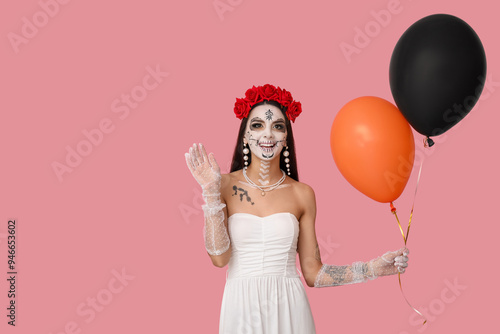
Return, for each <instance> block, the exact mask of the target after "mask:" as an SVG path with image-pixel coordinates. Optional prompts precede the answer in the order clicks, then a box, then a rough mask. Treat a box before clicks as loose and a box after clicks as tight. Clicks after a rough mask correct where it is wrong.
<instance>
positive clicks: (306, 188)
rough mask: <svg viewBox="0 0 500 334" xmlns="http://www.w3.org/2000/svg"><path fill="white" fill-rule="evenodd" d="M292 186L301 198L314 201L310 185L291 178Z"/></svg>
mask: <svg viewBox="0 0 500 334" xmlns="http://www.w3.org/2000/svg"><path fill="white" fill-rule="evenodd" d="M292 186H293V187H294V189H295V193H296V194H297V196H298V197H299V198H300V199H301V200H304V201H315V194H314V189H313V188H312V187H311V186H310V185H308V184H306V183H303V182H298V181H295V180H293V183H292Z"/></svg>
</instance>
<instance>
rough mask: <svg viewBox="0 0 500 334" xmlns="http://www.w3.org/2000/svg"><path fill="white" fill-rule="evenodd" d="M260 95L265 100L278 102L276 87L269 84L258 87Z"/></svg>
mask: <svg viewBox="0 0 500 334" xmlns="http://www.w3.org/2000/svg"><path fill="white" fill-rule="evenodd" d="M260 94H261V95H262V97H263V98H264V99H265V100H272V101H277V100H279V97H280V96H279V92H278V90H276V87H274V86H273V85H270V84H265V85H264V86H261V87H260Z"/></svg>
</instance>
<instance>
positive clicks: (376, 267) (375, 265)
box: [314, 248, 410, 288]
mask: <svg viewBox="0 0 500 334" xmlns="http://www.w3.org/2000/svg"><path fill="white" fill-rule="evenodd" d="M409 253H410V251H409V250H408V248H401V249H400V250H397V251H394V252H387V253H385V254H384V255H382V256H380V257H378V258H376V259H373V260H371V261H369V262H367V263H364V262H354V263H353V264H352V265H350V266H334V265H329V264H323V266H322V267H321V269H320V270H319V272H318V274H317V276H316V280H315V282H314V287H315V288H323V287H327V286H337V285H345V284H353V283H362V282H366V281H367V280H373V279H375V278H377V277H379V276H387V275H394V274H397V273H398V272H400V273H404V272H405V270H406V267H408V263H407V262H408V254H409Z"/></svg>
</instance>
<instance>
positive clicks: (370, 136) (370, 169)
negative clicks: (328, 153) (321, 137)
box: [330, 96, 415, 203]
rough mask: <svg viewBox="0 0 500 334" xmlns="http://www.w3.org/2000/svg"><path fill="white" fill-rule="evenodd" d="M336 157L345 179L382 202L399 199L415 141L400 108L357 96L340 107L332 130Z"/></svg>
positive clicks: (331, 134) (408, 175)
mask: <svg viewBox="0 0 500 334" xmlns="http://www.w3.org/2000/svg"><path fill="white" fill-rule="evenodd" d="M330 146H331V149H332V155H333V159H334V160H335V164H336V165H337V167H338V169H339V170H340V172H341V173H342V175H343V176H344V177H345V178H346V180H347V181H348V182H349V183H350V184H351V185H352V186H354V187H355V188H356V189H358V190H359V191H361V192H362V193H363V194H365V195H366V196H368V197H370V198H372V199H374V200H376V201H378V202H382V203H388V202H392V201H394V200H396V199H397V198H398V197H399V196H400V195H401V193H402V192H403V190H404V188H405V187H406V184H407V183H408V179H409V178H410V174H411V171H412V169H413V161H414V159H415V142H414V139H413V133H412V130H411V127H410V125H409V124H408V122H407V121H406V119H405V118H404V116H403V115H402V114H401V112H400V111H399V109H398V108H397V107H396V106H395V105H393V104H392V103H390V102H389V101H386V100H384V99H382V98H379V97H374V96H363V97H358V98H356V99H354V100H352V101H350V102H348V103H347V104H346V105H345V106H343V107H342V109H340V111H339V112H338V113H337V115H336V116H335V119H334V120H333V124H332V129H331V133H330Z"/></svg>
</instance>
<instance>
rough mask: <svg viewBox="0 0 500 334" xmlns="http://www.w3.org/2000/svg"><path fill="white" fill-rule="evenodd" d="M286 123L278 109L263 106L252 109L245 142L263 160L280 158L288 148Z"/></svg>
mask: <svg viewBox="0 0 500 334" xmlns="http://www.w3.org/2000/svg"><path fill="white" fill-rule="evenodd" d="M286 135H287V131H286V123H285V117H284V116H283V113H282V112H281V110H280V109H279V108H278V107H275V106H273V105H269V104H262V105H259V106H257V107H255V108H253V109H252V111H251V112H250V114H249V115H248V123H247V127H246V129H245V137H244V138H245V141H246V142H247V143H248V146H249V148H250V151H251V152H252V153H253V154H254V155H255V156H257V157H258V158H259V159H262V160H266V161H269V160H272V159H274V158H275V157H278V158H279V154H280V152H281V150H282V149H283V147H285V146H286Z"/></svg>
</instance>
